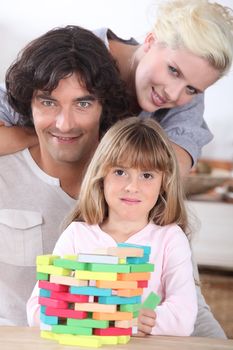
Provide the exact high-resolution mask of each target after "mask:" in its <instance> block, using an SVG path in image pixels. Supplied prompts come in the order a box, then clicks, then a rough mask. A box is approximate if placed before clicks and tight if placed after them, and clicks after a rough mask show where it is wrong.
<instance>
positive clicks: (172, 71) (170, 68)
mask: <svg viewBox="0 0 233 350" xmlns="http://www.w3.org/2000/svg"><path fill="white" fill-rule="evenodd" d="M168 69H169V71H170V72H171V73H172V74H173V75H175V76H178V75H179V72H178V70H177V69H176V68H175V67H173V66H168Z"/></svg>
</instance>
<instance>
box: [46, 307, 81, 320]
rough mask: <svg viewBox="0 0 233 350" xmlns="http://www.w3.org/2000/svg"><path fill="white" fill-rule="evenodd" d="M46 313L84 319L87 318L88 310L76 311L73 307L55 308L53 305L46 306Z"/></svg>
mask: <svg viewBox="0 0 233 350" xmlns="http://www.w3.org/2000/svg"><path fill="white" fill-rule="evenodd" d="M45 315H47V316H58V317H63V318H67V317H68V318H76V319H83V318H87V312H86V311H76V310H71V309H55V308H53V307H46V309H45Z"/></svg>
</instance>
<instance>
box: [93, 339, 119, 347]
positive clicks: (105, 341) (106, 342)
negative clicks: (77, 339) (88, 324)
mask: <svg viewBox="0 0 233 350" xmlns="http://www.w3.org/2000/svg"><path fill="white" fill-rule="evenodd" d="M92 337H93V338H96V339H100V340H101V343H102V345H116V344H118V336H116V335H92ZM116 350H117V349H116Z"/></svg>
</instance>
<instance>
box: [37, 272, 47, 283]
mask: <svg viewBox="0 0 233 350" xmlns="http://www.w3.org/2000/svg"><path fill="white" fill-rule="evenodd" d="M36 279H37V280H39V281H48V280H49V274H48V273H43V272H36Z"/></svg>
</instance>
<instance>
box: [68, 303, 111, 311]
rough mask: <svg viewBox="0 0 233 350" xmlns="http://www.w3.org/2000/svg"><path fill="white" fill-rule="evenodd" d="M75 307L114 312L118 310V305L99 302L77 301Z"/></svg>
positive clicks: (83, 309) (81, 309)
mask: <svg viewBox="0 0 233 350" xmlns="http://www.w3.org/2000/svg"><path fill="white" fill-rule="evenodd" d="M74 309H75V310H77V311H89V312H106V313H107V312H111V313H113V312H116V311H117V305H109V304H99V303H75V304H74Z"/></svg>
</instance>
